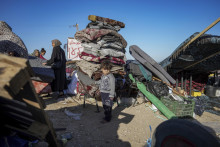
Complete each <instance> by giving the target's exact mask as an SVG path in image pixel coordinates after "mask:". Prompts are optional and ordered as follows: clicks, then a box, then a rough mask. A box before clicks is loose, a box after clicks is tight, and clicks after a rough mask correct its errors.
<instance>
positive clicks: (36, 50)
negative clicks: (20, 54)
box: [31, 49, 40, 57]
mask: <svg viewBox="0 0 220 147" xmlns="http://www.w3.org/2000/svg"><path fill="white" fill-rule="evenodd" d="M36 52H39V55H40V51H39V50H38V49H35V50H34V52H33V53H32V54H31V55H32V56H34V57H35V53H36Z"/></svg>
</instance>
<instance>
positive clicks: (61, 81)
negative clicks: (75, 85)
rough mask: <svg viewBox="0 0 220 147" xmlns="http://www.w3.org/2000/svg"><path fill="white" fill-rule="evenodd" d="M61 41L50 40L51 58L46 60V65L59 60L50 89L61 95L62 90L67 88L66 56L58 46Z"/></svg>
mask: <svg viewBox="0 0 220 147" xmlns="http://www.w3.org/2000/svg"><path fill="white" fill-rule="evenodd" d="M61 44H62V43H61V42H60V41H59V40H57V39H54V40H52V46H53V52H52V55H51V58H50V59H49V60H47V62H46V63H45V64H46V65H49V66H51V65H52V64H54V63H57V62H61V67H59V68H54V74H55V79H54V80H53V82H52V83H51V87H52V91H53V92H54V94H55V95H56V96H58V94H59V95H60V96H61V95H63V90H64V89H67V83H66V56H65V52H64V50H63V49H62V48H61V47H60V45H61Z"/></svg>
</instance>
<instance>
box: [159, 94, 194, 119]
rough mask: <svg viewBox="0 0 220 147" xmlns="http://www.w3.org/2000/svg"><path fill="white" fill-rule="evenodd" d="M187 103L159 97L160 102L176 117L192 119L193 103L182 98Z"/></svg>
mask: <svg viewBox="0 0 220 147" xmlns="http://www.w3.org/2000/svg"><path fill="white" fill-rule="evenodd" d="M182 98H183V99H185V100H186V101H187V103H184V101H182V102H181V101H175V100H171V99H169V98H165V97H161V99H160V100H161V102H162V103H163V104H164V105H165V106H166V107H167V108H168V109H169V110H170V111H172V112H173V113H174V114H175V115H176V116H177V117H184V116H191V117H193V112H194V107H195V102H194V101H193V100H191V99H188V98H186V97H182Z"/></svg>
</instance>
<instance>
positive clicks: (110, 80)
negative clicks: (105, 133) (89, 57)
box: [95, 61, 115, 123]
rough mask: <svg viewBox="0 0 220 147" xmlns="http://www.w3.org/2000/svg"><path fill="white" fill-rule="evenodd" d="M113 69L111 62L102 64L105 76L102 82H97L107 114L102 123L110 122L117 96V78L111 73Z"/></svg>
mask: <svg viewBox="0 0 220 147" xmlns="http://www.w3.org/2000/svg"><path fill="white" fill-rule="evenodd" d="M111 68H112V66H111V64H110V62H109V61H103V62H102V63H101V70H102V73H103V75H102V77H101V80H99V81H96V82H95V83H96V84H99V90H100V93H101V98H102V104H103V108H104V114H105V117H104V119H103V121H101V123H106V122H110V121H111V117H112V105H113V99H114V95H115V77H114V75H113V74H112V73H111V72H110V70H111Z"/></svg>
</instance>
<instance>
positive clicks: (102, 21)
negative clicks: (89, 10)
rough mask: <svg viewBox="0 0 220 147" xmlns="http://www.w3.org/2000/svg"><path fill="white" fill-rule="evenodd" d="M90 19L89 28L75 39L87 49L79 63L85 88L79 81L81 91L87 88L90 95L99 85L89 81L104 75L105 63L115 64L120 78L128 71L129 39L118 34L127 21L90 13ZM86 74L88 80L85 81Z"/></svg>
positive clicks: (113, 69)
mask: <svg viewBox="0 0 220 147" xmlns="http://www.w3.org/2000/svg"><path fill="white" fill-rule="evenodd" d="M88 19H89V20H90V21H91V22H90V23H89V24H88V25H87V27H86V29H84V30H82V31H78V32H76V34H75V39H76V40H78V41H79V42H81V45H82V47H83V48H84V49H83V52H81V54H80V55H79V56H80V58H81V60H80V61H78V62H77V63H76V65H77V66H78V67H79V68H80V71H79V72H80V73H78V74H79V80H80V83H81V84H84V87H80V84H79V92H80V89H84V90H87V91H88V92H89V93H90V95H93V94H94V93H95V91H96V89H97V87H96V88H95V86H93V85H91V83H92V82H87V81H88V79H89V78H90V79H94V80H99V79H100V78H101V75H102V73H101V70H100V65H101V62H103V61H105V60H108V61H110V62H111V63H112V66H113V67H112V70H111V72H112V73H113V74H114V75H115V77H116V78H117V76H121V75H124V74H125V71H124V65H125V63H126V57H125V48H126V46H127V42H126V41H125V39H124V38H123V36H122V35H120V34H119V33H118V31H119V30H120V29H121V28H124V27H125V24H124V23H122V22H119V21H116V20H112V19H109V18H104V17H99V16H94V15H89V17H88ZM82 75H83V76H82ZM82 77H83V78H82ZM85 77H86V79H87V80H85ZM88 83H90V84H88ZM85 85H87V86H85ZM88 86H90V87H88ZM90 91H92V92H90ZM82 93H83V92H82Z"/></svg>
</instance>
